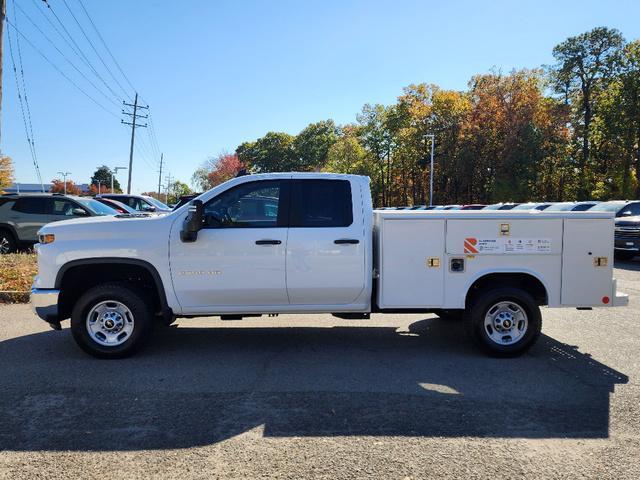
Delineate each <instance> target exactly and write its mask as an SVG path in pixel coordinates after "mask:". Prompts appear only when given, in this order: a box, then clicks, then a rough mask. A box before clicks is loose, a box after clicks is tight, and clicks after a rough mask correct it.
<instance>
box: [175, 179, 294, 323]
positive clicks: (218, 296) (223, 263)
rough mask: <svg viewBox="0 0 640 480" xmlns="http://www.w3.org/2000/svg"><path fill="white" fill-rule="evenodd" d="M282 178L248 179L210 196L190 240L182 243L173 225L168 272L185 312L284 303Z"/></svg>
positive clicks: (284, 193) (285, 201) (284, 201)
mask: <svg viewBox="0 0 640 480" xmlns="http://www.w3.org/2000/svg"><path fill="white" fill-rule="evenodd" d="M285 182H286V181H281V180H258V181H253V182H247V183H243V184H240V185H237V186H235V187H231V188H230V189H229V190H226V191H224V192H222V193H221V194H219V195H218V196H216V197H214V198H213V199H211V200H209V201H208V202H207V203H205V205H204V227H203V229H202V230H200V231H199V232H198V239H197V240H196V241H195V242H192V243H183V242H182V241H180V235H179V231H178V232H176V231H175V230H180V227H178V228H177V229H176V228H174V231H173V232H172V235H171V275H172V278H173V285H174V290H175V293H176V295H177V297H178V300H179V302H180V304H181V306H182V308H183V309H184V310H185V311H191V312H198V311H201V312H210V313H213V312H216V311H226V308H225V307H229V308H231V307H236V306H237V307H247V311H250V310H252V309H251V308H250V307H252V306H254V307H259V306H272V305H286V304H288V299H287V289H286V283H285V274H286V272H285V253H286V248H287V218H286V217H287V208H286V206H287V205H288V194H287V188H285V185H286V183H285Z"/></svg>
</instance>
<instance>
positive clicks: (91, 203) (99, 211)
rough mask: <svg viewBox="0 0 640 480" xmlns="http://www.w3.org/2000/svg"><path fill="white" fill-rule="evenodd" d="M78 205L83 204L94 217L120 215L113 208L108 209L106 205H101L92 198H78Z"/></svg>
mask: <svg viewBox="0 0 640 480" xmlns="http://www.w3.org/2000/svg"><path fill="white" fill-rule="evenodd" d="M75 200H76V201H77V202H78V203H80V204H82V206H83V207H85V208H86V209H87V210H90V211H91V213H93V214H94V215H118V211H117V210H114V209H113V208H111V207H107V206H106V205H105V204H104V203H100V202H98V201H96V200H93V199H92V198H76V199H75Z"/></svg>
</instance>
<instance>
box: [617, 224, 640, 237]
mask: <svg viewBox="0 0 640 480" xmlns="http://www.w3.org/2000/svg"><path fill="white" fill-rule="evenodd" d="M639 237H640V228H636V227H616V229H615V238H639Z"/></svg>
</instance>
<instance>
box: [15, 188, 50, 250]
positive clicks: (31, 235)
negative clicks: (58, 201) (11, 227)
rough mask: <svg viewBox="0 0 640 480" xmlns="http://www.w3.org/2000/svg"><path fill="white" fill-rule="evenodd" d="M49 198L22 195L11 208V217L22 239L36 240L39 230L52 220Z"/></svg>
mask: <svg viewBox="0 0 640 480" xmlns="http://www.w3.org/2000/svg"><path fill="white" fill-rule="evenodd" d="M49 207H50V205H49V199H48V198H46V197H20V198H18V200H16V203H15V204H14V205H13V208H12V209H11V210H12V211H11V214H10V218H11V219H12V220H13V222H15V229H16V232H17V233H18V238H19V240H20V241H24V242H35V241H37V240H38V230H40V227H42V226H43V225H46V224H47V223H49V222H50V219H49Z"/></svg>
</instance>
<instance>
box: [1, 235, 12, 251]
mask: <svg viewBox="0 0 640 480" xmlns="http://www.w3.org/2000/svg"><path fill="white" fill-rule="evenodd" d="M9 247H10V245H9V240H8V239H7V237H0V253H9Z"/></svg>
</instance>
